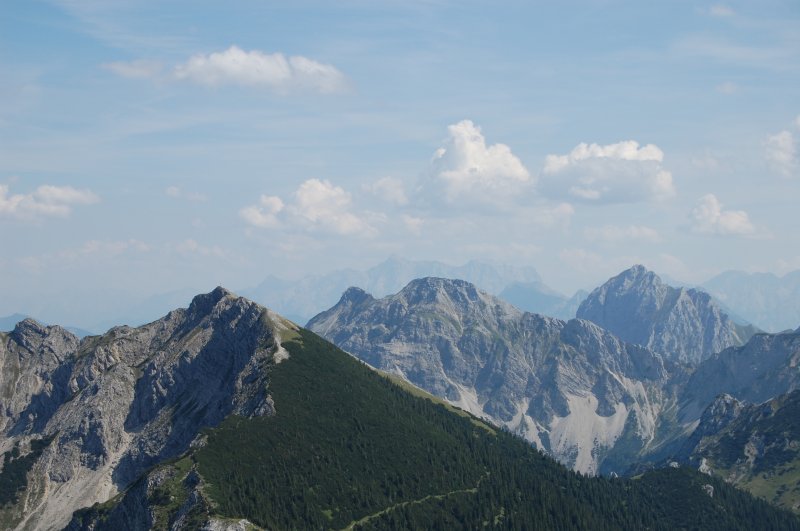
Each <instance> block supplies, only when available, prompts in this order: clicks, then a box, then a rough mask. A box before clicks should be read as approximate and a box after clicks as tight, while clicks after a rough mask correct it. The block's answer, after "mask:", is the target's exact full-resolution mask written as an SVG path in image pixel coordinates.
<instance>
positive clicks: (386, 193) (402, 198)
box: [364, 177, 408, 206]
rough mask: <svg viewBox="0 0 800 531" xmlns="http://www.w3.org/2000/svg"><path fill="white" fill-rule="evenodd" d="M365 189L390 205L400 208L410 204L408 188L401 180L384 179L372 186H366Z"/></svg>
mask: <svg viewBox="0 0 800 531" xmlns="http://www.w3.org/2000/svg"><path fill="white" fill-rule="evenodd" d="M364 189H366V190H367V191H368V192H370V193H372V194H374V195H376V196H378V197H379V198H381V199H383V200H384V201H386V202H388V203H394V204H396V205H400V206H402V205H406V204H408V196H407V195H406V188H405V185H404V184H403V181H401V180H400V179H395V178H394V177H383V178H381V179H378V180H377V181H375V182H374V183H372V184H368V185H366V186H364Z"/></svg>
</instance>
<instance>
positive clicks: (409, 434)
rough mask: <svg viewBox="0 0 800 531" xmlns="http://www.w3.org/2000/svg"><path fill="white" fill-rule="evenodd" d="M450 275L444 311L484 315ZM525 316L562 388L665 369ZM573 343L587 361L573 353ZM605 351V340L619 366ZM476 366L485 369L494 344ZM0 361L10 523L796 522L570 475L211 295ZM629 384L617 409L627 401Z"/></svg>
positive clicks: (609, 393) (44, 338) (654, 486)
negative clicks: (545, 344)
mask: <svg viewBox="0 0 800 531" xmlns="http://www.w3.org/2000/svg"><path fill="white" fill-rule="evenodd" d="M420 282H423V284H428V287H426V286H425V285H419V286H418V287H417V288H418V289H417V290H414V292H415V293H417V292H419V293H417V294H418V295H419V296H420V297H422V298H421V299H420V300H419V301H417V303H422V302H424V301H426V300H431V299H430V297H434V298H435V297H438V296H439V294H440V291H439V290H438V289H436V286H435V285H434V286H431V285H430V282H427V281H420ZM434 284H435V283H434ZM456 284H457V288H458V289H457V290H456V291H447V290H446V292H447V293H449V294H450V295H451V296H452V297H451V298H450V299H449V301H444V302H450V303H454V304H458V303H467V302H471V301H475V300H479V299H480V300H481V301H482V302H484V303H490V304H493V305H494V304H495V301H494V300H493V299H490V298H487V297H490V296H485V295H481V294H479V293H478V292H477V291H476V290H475V288H474V287H471V286H470V285H469V284H466V283H463V282H460V283H458V282H456ZM356 295H358V293H357V292H352V291H351V292H350V293H349V295H348V298H349V299H350V300H351V302H355V301H356V300H357V297H356ZM462 296H463V297H467V298H468V299H467V300H459V299H458V297H462ZM478 306H479V310H480V311H484V310H486V309H487V308H484V306H483V304H479V305H478ZM506 306H507V305H506V304H505V303H502V302H500V303H499V307H495V308H493V309H492V308H488V310H489V311H491V312H492V313H493V315H495V317H497V319H498V322H501V323H502V324H503V326H505V327H509V328H507V329H506V328H503V329H500V330H498V331H504V332H505V331H507V330H517V331H518V332H519V333H522V334H524V333H526V330H527V328H526V327H525V326H522V325H519V324H518V323H517V322H516V321H515V319H516V317H518V315H517V314H518V313H519V312H517V311H515V310H513V309H509V308H510V307H506ZM515 312H516V313H515ZM525 315H527V316H529V317H525ZM525 315H523V320H525V319H528V320H530V319H534V318H533V317H531V316H530V314H525ZM443 319H445V321H446V317H443ZM534 320H535V321H537V322H538V324H536V325H535V326H536V327H539V328H545V329H553V330H555V331H557V333H556V332H551V333H548V334H544V335H545V336H546V337H547V339H548V340H559V341H562V340H563V342H564V345H565V346H564V347H563V348H562V347H557V348H556V350H555V351H553V350H549V349H545V350H543V351H542V352H546V353H548V355H550V354H557V358H558V361H557V362H556V363H555V364H552V365H551V366H552V367H553V370H554V372H553V373H551V375H552V376H553V377H555V378H557V379H559V380H560V381H561V382H562V383H563V384H564V385H565V386H569V387H570V388H575V389H581V388H582V387H581V385H582V384H583V383H586V382H585V380H587V379H595V378H596V376H597V375H598V374H599V373H596V372H595V373H592V372H590V373H588V374H589V376H587V378H582V377H581V372H580V371H582V370H584V369H587V368H588V367H587V366H586V363H587V362H602V363H606V362H607V363H609V364H610V365H603V366H604V367H605V366H608V367H611V368H613V369H614V370H616V371H617V372H616V375H624V374H629V373H633V372H641V373H646V374H651V375H652V376H653V378H655V379H658V378H660V375H661V374H662V367H661V365H660V363H659V362H658V356H657V355H655V354H652V355H651V354H648V353H647V351H645V350H644V349H641V348H640V347H634V346H625V345H621V344H620V342H619V341H618V340H616V339H614V338H612V337H610V336H608V333H607V332H603V331H601V330H600V329H599V328H597V327H596V326H595V325H592V324H591V323H588V322H580V321H573V323H572V324H565V323H563V322H560V321H556V320H551V319H547V318H535V319H534ZM464 324H466V323H464ZM476 324H477V323H476ZM446 326H451V323H446V322H442V321H441V320H438V319H436V318H431V320H430V327H432V329H438V328H439V327H446ZM568 328H574V329H575V330H567V329H568ZM467 329H468V330H469V328H467ZM558 329H560V331H558ZM467 335H468V336H469V335H470V334H469V333H468V334H467ZM470 337H473V338H474V339H475V340H477V341H482V340H483V339H489V340H491V337H490V336H487V335H485V334H483V333H481V331H479V330H478V331H476V332H475V333H474V335H472V336H470ZM559 338H560V339H559ZM597 340H599V341H601V342H602V343H603V344H601V345H596V344H594V343H591V341H597ZM584 341H587V343H583V342H584ZM595 347H600V348H599V349H596V348H595ZM585 348H588V350H589V351H590V352H595V353H596V354H595V357H596V358H597V359H592V360H589V359H584V357H585V356H586V353H585V352H584V351H583V350H582V349H585ZM606 348H613V349H620V348H622V350H623V351H624V355H623V356H622V357H621V358H620V359H621V360H623V361H622V362H618V361H616V360H615V359H613V357H609V356H608V352H606ZM501 350H502V349H501ZM493 358H494V360H495V361H493V362H492V363H495V364H497V363H501V362H502V356H500V355H499V352H498V351H495V352H494V353H493ZM506 358H508V357H506ZM0 368H1V369H2V370H1V371H0V376H1V377H0V396H3V408H0V448H1V449H2V451H3V455H2V459H3V467H2V470H0V521H2V522H3V525H4V526H6V527H9V528H17V529H32V530H51V529H62V528H63V529H69V530H87V531H88V530H96V531H100V530H118V529H172V530H194V529H214V530H234V529H237V530H238V529H328V528H333V529H406V528H423V527H424V528H438V529H456V528H467V529H475V528H482V527H485V526H486V524H487V522H488V523H491V525H493V526H494V527H503V528H510V529H518V528H542V529H639V528H643V529H683V528H686V529H708V528H714V527H716V528H724V529H734V530H738V529H741V530H749V529H753V528H757V527H761V528H772V529H789V530H793V529H800V520H798V519H797V517H795V516H794V515H792V514H790V513H788V512H785V511H780V510H778V509H776V508H773V507H771V506H769V505H768V504H766V503H765V502H762V501H760V500H756V499H754V498H752V497H750V496H749V495H747V494H745V493H742V492H739V491H737V490H735V489H733V488H732V487H730V486H728V485H726V484H725V483H724V482H723V481H721V480H718V479H715V478H711V477H707V476H704V475H702V474H699V473H697V472H695V471H692V470H691V469H689V468H683V469H672V468H666V469H662V470H656V471H651V472H648V473H646V474H644V475H642V476H641V477H640V478H638V479H636V480H627V479H613V480H611V479H606V478H601V477H595V478H590V477H585V476H581V475H578V474H575V473H573V472H570V471H568V470H566V469H564V468H563V467H561V466H560V465H558V464H557V463H555V462H554V461H552V460H550V459H549V458H547V457H544V456H543V455H541V454H540V453H538V452H536V451H535V450H533V449H532V448H531V447H530V446H529V445H528V444H526V443H525V442H523V441H521V440H520V439H518V438H515V437H513V436H511V435H510V434H507V433H505V432H503V431H501V430H496V429H494V428H493V427H492V426H490V425H488V424H486V423H485V422H483V421H481V420H479V419H477V418H475V417H472V416H471V415H469V414H468V413H465V412H463V411H460V410H458V409H456V408H453V407H452V406H447V405H445V404H443V403H442V402H441V401H440V400H438V399H435V398H434V397H432V396H430V395H428V394H426V393H424V392H423V391H421V390H419V389H416V388H413V387H411V386H409V385H408V384H405V383H403V382H402V381H400V380H399V379H396V378H394V379H393V378H391V377H387V376H386V375H384V374H381V373H378V372H375V371H374V370H372V369H370V368H368V367H367V366H366V365H364V364H362V363H359V362H358V361H356V360H354V359H353V358H352V357H350V356H348V355H347V354H345V353H344V352H342V351H340V350H339V349H337V348H336V347H334V346H333V345H331V344H330V343H327V342H326V341H324V340H322V339H321V338H319V337H318V336H316V335H315V334H313V333H312V332H310V331H308V330H304V329H300V328H298V327H297V326H296V325H294V324H293V323H291V322H290V321H288V320H286V319H284V318H282V317H281V316H279V315H277V314H275V313H273V312H271V311H270V310H267V309H266V308H263V307H261V306H259V305H257V304H255V303H253V302H251V301H249V300H246V299H244V298H241V297H237V296H235V295H234V294H232V293H230V292H228V291H227V290H224V289H222V288H217V289H215V290H214V291H212V292H211V293H208V294H204V295H199V296H197V297H195V298H194V299H193V300H192V303H191V305H190V306H189V308H187V309H178V310H174V311H172V312H170V313H168V314H167V315H166V316H164V317H163V318H161V319H158V320H156V321H154V322H152V323H150V324H147V325H144V326H141V327H138V328H131V327H127V326H121V327H115V328H112V329H111V330H109V331H108V333H106V334H104V335H102V336H93V337H88V338H85V339H83V340H79V339H78V338H77V337H75V336H74V335H72V334H71V333H69V332H67V331H66V330H64V329H63V328H61V327H58V326H50V327H45V326H42V325H41V324H39V323H37V322H35V321H33V320H30V319H26V320H23V321H22V322H20V323H19V324H17V325H16V327H15V328H14V330H13V331H11V332H10V333H0ZM462 369H463V370H469V369H468V368H467V367H463V366H462ZM489 376H490V377H491V374H489ZM510 376H513V373H510ZM569 380H574V382H572V383H570V381H569ZM614 381H615V378H603V377H602V375H600V379H599V380H597V384H599V387H598V389H600V391H598V396H604V397H606V398H608V399H610V398H612V397H613V396H614V395H615V394H618V393H620V392H623V391H625V390H626V389H629V387H628V386H625V385H622V386H617V385H615V384H614ZM565 388H566V387H565ZM643 392H646V391H645V390H641V389H640V390H638V391H636V390H634V391H633V393H634V394H629V395H626V394H625V393H623V394H622V395H621V396H620V398H621V400H622V403H623V404H624V403H626V401H628V400H634V402H631V409H632V410H634V409H636V407H638V405H639V403H638V402H635V400H637V399H640V398H641V393H643ZM502 403H503V402H502V401H499V402H498V407H501V406H502ZM589 403H591V401H589ZM553 404H554V406H553V407H554V408H557V409H562V408H564V407H571V406H572V404H573V403H572V402H570V401H569V400H567V403H566V404H564V403H561V404H559V403H558V402H557V401H554V402H553ZM618 415H619V412H618V411H617V412H616V413H614V414H613V415H612V416H611V417H609V418H617V416H618Z"/></svg>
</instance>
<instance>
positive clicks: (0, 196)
mask: <svg viewBox="0 0 800 531" xmlns="http://www.w3.org/2000/svg"><path fill="white" fill-rule="evenodd" d="M98 201H100V198H99V197H98V196H97V195H96V194H94V193H93V192H92V191H90V190H78V189H76V188H73V187H71V186H52V185H42V186H39V187H38V188H36V190H34V191H33V192H31V193H28V194H10V193H9V187H8V185H5V184H0V216H5V217H10V218H17V219H39V218H43V217H66V216H68V215H69V214H70V213H71V212H72V208H73V206H75V205H89V204H92V203H97V202H98Z"/></svg>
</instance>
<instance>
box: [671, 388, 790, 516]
mask: <svg viewBox="0 0 800 531" xmlns="http://www.w3.org/2000/svg"><path fill="white" fill-rule="evenodd" d="M677 458H678V459H679V460H681V461H682V462H686V463H689V464H691V465H692V466H694V467H698V468H700V470H701V471H706V472H708V473H714V474H717V475H720V476H722V477H723V478H724V479H725V480H726V481H727V482H728V483H732V484H734V485H737V486H740V487H742V488H744V489H746V490H749V491H750V492H752V493H753V494H755V495H757V496H761V497H764V498H766V499H767V500H769V501H771V502H772V503H774V504H776V505H778V506H782V507H785V508H788V509H791V510H794V511H800V487H798V483H797V477H798V470H800V390H795V391H792V392H790V393H787V394H782V395H780V396H778V397H776V398H773V399H771V400H768V401H766V402H763V403H761V404H748V403H746V402H741V401H739V400H737V399H736V398H734V397H732V396H731V395H728V394H725V395H720V396H719V397H717V399H716V400H715V401H714V402H713V403H712V404H711V405H710V406H708V408H706V410H705V411H704V412H703V414H702V416H701V418H700V422H699V424H698V426H697V429H696V430H695V431H694V433H693V434H692V435H691V437H689V439H688V440H687V441H686V442H685V443H684V445H683V446H682V447H681V449H680V451H679V452H678V454H677Z"/></svg>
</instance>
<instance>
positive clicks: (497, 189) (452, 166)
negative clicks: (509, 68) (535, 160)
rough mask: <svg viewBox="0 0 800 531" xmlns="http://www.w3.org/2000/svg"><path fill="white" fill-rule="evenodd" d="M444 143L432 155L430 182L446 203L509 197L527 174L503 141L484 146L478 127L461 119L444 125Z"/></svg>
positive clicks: (524, 182)
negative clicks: (445, 135)
mask: <svg viewBox="0 0 800 531" xmlns="http://www.w3.org/2000/svg"><path fill="white" fill-rule="evenodd" d="M447 130H448V134H449V136H448V138H447V140H446V142H445V145H444V146H443V147H441V148H439V149H438V150H436V153H435V154H434V157H433V161H432V176H433V182H434V183H435V184H436V185H437V187H438V188H439V189H440V190H442V191H443V192H444V198H445V200H446V201H447V202H450V203H455V202H457V201H462V200H470V201H478V202H490V203H491V202H493V201H497V200H499V199H504V198H509V197H513V195H514V194H516V193H517V192H518V191H519V190H520V188H521V187H522V186H523V185H525V184H528V183H530V182H531V175H530V173H529V172H528V170H527V169H526V168H525V166H523V164H522V162H521V161H520V160H519V158H517V157H516V156H515V155H514V154H513V153H512V152H511V149H510V148H509V147H508V146H507V145H505V144H493V145H489V146H487V145H486V139H485V138H484V136H483V134H482V132H481V129H480V127H478V126H476V125H475V124H473V123H472V122H471V121H470V120H462V121H461V122H458V123H457V124H453V125H450V126H449V127H448V128H447Z"/></svg>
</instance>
